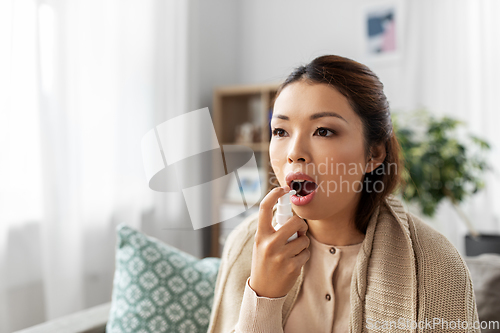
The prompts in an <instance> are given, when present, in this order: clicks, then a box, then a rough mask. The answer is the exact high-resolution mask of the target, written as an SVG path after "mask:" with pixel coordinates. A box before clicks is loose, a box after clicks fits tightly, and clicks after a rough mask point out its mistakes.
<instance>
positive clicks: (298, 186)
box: [290, 180, 318, 197]
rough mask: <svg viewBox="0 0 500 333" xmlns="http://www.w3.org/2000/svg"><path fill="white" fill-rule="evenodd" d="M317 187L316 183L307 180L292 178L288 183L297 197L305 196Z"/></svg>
mask: <svg viewBox="0 0 500 333" xmlns="http://www.w3.org/2000/svg"><path fill="white" fill-rule="evenodd" d="M317 188H318V185H317V184H316V183H315V182H312V181H309V180H293V181H292V183H291V184H290V189H291V190H295V191H296V192H297V193H296V194H295V195H296V196H298V197H305V196H307V195H309V194H311V193H312V192H314V191H315V190H316V189H317Z"/></svg>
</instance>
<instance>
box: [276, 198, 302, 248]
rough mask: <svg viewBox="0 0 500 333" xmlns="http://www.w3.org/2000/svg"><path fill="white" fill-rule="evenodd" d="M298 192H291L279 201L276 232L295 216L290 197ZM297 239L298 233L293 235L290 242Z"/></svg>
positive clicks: (289, 239)
mask: <svg viewBox="0 0 500 333" xmlns="http://www.w3.org/2000/svg"><path fill="white" fill-rule="evenodd" d="M296 193H297V191H295V190H291V191H290V192H288V193H286V194H285V195H283V196H281V197H280V198H279V199H278V205H277V211H276V223H277V224H276V230H278V229H279V228H281V227H282V226H283V225H284V224H285V223H286V221H288V219H289V218H290V217H292V216H293V212H292V204H291V202H290V196H291V195H294V194H296ZM295 238H297V233H295V234H293V235H292V236H291V237H290V238H288V241H292V240H294V239H295Z"/></svg>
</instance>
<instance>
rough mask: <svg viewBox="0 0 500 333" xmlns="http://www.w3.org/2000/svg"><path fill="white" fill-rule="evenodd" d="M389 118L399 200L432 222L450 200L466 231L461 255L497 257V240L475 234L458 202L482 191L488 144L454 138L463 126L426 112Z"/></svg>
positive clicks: (499, 245) (464, 136)
mask: <svg viewBox="0 0 500 333" xmlns="http://www.w3.org/2000/svg"><path fill="white" fill-rule="evenodd" d="M406 115H407V116H408V115H409V116H411V119H412V121H411V124H412V126H410V125H409V123H405V124H402V122H401V120H403V119H402V118H404V115H402V114H393V124H394V130H395V132H396V135H397V137H398V140H399V142H400V144H401V148H402V154H403V156H402V157H403V160H404V163H405V168H404V170H403V173H402V177H403V180H404V185H403V186H402V188H401V196H402V198H403V200H404V201H406V202H408V203H417V205H418V206H419V207H420V210H421V212H422V214H423V215H425V216H428V217H433V216H434V214H435V213H436V209H437V207H438V205H439V203H440V202H442V201H443V200H449V201H450V202H451V204H452V206H453V208H454V209H455V210H456V212H457V213H458V215H459V216H460V217H461V219H462V220H463V222H464V223H465V225H466V226H467V228H468V230H469V235H467V236H466V240H465V248H466V255H468V256H471V255H478V254H480V253H484V252H493V253H500V235H486V234H479V233H478V232H477V231H476V229H475V228H474V226H473V223H472V222H471V221H470V219H469V218H468V217H467V215H466V214H465V213H464V212H463V211H462V209H461V208H460V203H461V202H463V201H464V200H465V199H466V198H467V197H469V196H471V195H473V194H475V193H477V192H478V191H479V190H481V189H482V188H483V187H484V181H483V179H482V177H483V175H484V173H485V172H486V171H487V170H491V167H490V166H489V165H488V164H487V162H486V157H485V153H486V152H487V151H489V150H490V145H489V144H488V143H487V142H486V141H485V140H482V139H480V138H478V137H476V136H474V135H471V134H469V133H464V132H462V133H459V128H458V127H459V125H463V122H461V121H459V120H457V119H453V118H451V117H448V116H444V117H435V116H433V115H431V114H430V113H429V112H428V111H426V110H418V111H416V112H412V113H410V114H406Z"/></svg>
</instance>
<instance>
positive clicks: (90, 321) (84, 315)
mask: <svg viewBox="0 0 500 333" xmlns="http://www.w3.org/2000/svg"><path fill="white" fill-rule="evenodd" d="M110 309H111V302H109V303H105V304H101V305H98V306H95V307H93V308H90V309H86V310H83V311H79V312H76V313H73V314H70V315H67V316H64V317H61V318H57V319H54V320H51V321H48V322H45V323H42V324H39V325H36V326H32V327H29V328H26V329H23V330H21V331H17V332H14V333H77V332H79V333H103V332H105V330H106V323H107V321H108V316H109V311H110Z"/></svg>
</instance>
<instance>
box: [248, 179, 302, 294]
mask: <svg viewBox="0 0 500 333" xmlns="http://www.w3.org/2000/svg"><path fill="white" fill-rule="evenodd" d="M289 191H290V188H289V187H288V186H286V187H284V188H283V187H277V188H275V189H273V190H272V191H271V192H269V193H268V194H267V195H266V196H265V197H264V199H262V201H261V203H260V210H259V224H258V226H257V232H256V233H255V243H254V246H253V254H252V271H251V274H250V287H251V288H252V289H253V290H254V291H255V293H256V294H257V296H262V297H269V298H277V297H282V296H285V295H286V294H288V292H289V291H290V289H292V287H293V285H294V284H295V281H296V280H297V277H298V276H299V275H300V270H301V268H302V266H304V264H305V263H306V262H307V260H309V256H310V252H309V249H308V247H309V244H310V240H309V237H307V236H306V235H305V233H306V231H307V228H308V226H307V223H306V222H305V221H304V220H303V219H301V218H300V217H298V216H295V215H294V216H292V217H291V218H290V219H288V221H287V222H286V223H285V225H283V226H282V227H281V228H280V229H279V230H278V231H276V230H274V228H273V226H272V223H271V222H272V219H273V207H274V205H275V204H276V202H277V201H278V199H279V198H280V197H281V196H283V195H284V194H285V193H288V192H289ZM297 231H298V232H299V237H298V238H297V239H294V240H293V241H291V242H289V243H287V240H288V238H290V236H292V235H293V234H295V233H296V232H297Z"/></svg>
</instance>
